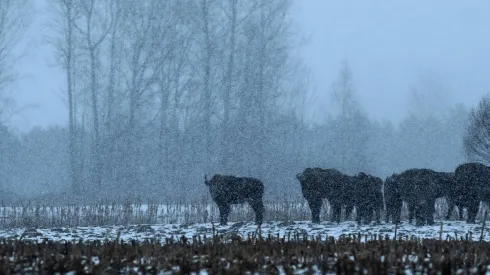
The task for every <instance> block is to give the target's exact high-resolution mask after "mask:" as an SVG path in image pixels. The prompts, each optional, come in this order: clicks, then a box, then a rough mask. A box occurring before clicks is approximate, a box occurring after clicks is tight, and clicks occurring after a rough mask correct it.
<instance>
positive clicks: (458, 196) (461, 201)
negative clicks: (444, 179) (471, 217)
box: [445, 173, 466, 220]
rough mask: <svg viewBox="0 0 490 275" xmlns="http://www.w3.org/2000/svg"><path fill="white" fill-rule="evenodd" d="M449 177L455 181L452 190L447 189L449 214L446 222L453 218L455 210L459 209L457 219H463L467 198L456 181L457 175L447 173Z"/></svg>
mask: <svg viewBox="0 0 490 275" xmlns="http://www.w3.org/2000/svg"><path fill="white" fill-rule="evenodd" d="M446 174H447V176H448V177H451V178H452V179H453V184H452V186H451V187H450V188H447V196H446V200H447V204H448V208H449V209H448V212H447V215H446V217H445V218H446V220H449V219H450V218H451V214H452V213H453V212H454V208H455V207H458V211H457V212H456V213H457V219H458V220H459V219H460V218H463V206H464V205H466V202H465V198H464V196H463V195H462V193H461V190H460V189H459V188H458V183H457V181H456V174H455V173H446Z"/></svg>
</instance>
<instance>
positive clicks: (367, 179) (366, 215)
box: [354, 172, 383, 224]
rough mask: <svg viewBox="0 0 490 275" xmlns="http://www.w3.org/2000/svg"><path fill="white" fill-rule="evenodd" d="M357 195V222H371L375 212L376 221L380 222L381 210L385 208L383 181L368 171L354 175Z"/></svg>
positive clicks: (355, 199)
mask: <svg viewBox="0 0 490 275" xmlns="http://www.w3.org/2000/svg"><path fill="white" fill-rule="evenodd" d="M354 179H355V184H356V186H355V190H356V196H355V198H354V201H355V206H356V209H357V222H358V223H359V224H362V222H363V221H364V222H366V223H368V224H369V223H370V222H371V220H372V216H373V212H374V213H375V214H376V222H377V223H379V222H380V217H381V210H382V209H383V193H382V190H381V189H382V188H383V181H382V180H381V179H380V178H378V177H375V176H372V175H368V174H366V173H363V172H361V173H359V174H357V175H356V176H354Z"/></svg>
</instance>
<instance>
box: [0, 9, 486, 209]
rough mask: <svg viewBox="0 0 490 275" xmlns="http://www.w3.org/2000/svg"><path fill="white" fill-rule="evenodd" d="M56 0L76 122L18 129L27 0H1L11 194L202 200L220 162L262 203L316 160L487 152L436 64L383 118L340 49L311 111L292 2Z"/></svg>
mask: <svg viewBox="0 0 490 275" xmlns="http://www.w3.org/2000/svg"><path fill="white" fill-rule="evenodd" d="M21 2H22V3H21ZM47 3H48V8H49V12H50V15H49V17H48V18H49V22H42V24H45V25H46V26H47V27H46V34H45V35H44V36H45V38H46V39H45V40H46V41H47V43H49V45H50V47H51V49H52V54H53V57H54V60H55V61H56V62H55V63H56V65H57V66H58V67H59V68H60V69H61V70H62V72H63V74H64V81H65V84H64V87H63V91H64V95H63V99H62V100H63V101H64V102H66V107H67V110H68V112H67V113H68V125H66V126H52V127H49V128H41V127H38V128H34V129H32V130H31V131H29V132H27V133H19V132H18V131H16V127H15V125H11V124H9V123H8V121H9V120H8V118H9V114H10V113H12V112H17V111H18V112H21V111H22V109H21V108H17V109H16V108H14V107H12V106H14V102H11V101H10V100H9V89H10V87H11V86H12V85H15V83H16V81H17V80H18V77H17V78H16V75H15V74H13V73H12V74H11V73H10V72H14V71H13V70H12V65H14V64H15V59H16V58H20V56H14V55H13V54H12V52H11V49H12V48H13V47H15V39H14V38H15V37H17V36H21V35H22V32H21V31H22V29H25V28H27V25H28V24H27V23H26V22H24V21H22V20H21V19H18V18H24V20H28V18H25V15H24V17H22V16H23V15H22V14H20V13H22V11H23V10H24V9H25V7H26V6H28V5H29V1H13V0H11V1H2V3H1V6H0V17H1V18H0V19H1V20H0V22H1V24H7V23H8V24H11V25H12V26H14V27H15V28H13V27H11V26H8V25H0V95H1V99H2V103H4V104H3V105H2V107H1V108H2V109H0V114H1V116H2V124H1V125H0V152H1V154H0V158H1V163H2V165H0V175H1V178H2V181H1V182H0V189H1V190H2V192H3V193H4V194H7V195H4V198H2V199H3V200H4V201H7V200H13V199H14V198H17V199H26V198H28V199H40V200H42V199H43V198H51V197H52V196H57V197H59V199H60V200H67V201H79V202H82V201H83V202H89V201H97V200H102V199H108V200H115V201H120V200H125V199H131V200H134V199H142V200H151V201H160V202H169V201H196V200H201V199H203V198H204V197H206V196H208V193H207V189H206V186H205V185H204V175H212V174H214V173H223V174H236V175H242V176H253V177H257V178H260V179H261V180H262V181H263V182H264V183H265V195H264V196H265V198H266V199H268V200H283V199H287V198H298V199H299V198H301V190H300V189H299V186H298V182H297V180H296V178H295V177H294V175H296V173H298V172H299V171H302V170H303V169H304V168H306V167H312V166H319V167H331V168H336V169H339V170H340V171H342V172H344V173H347V174H354V173H357V172H359V171H364V172H366V173H370V174H373V175H376V176H378V177H381V178H383V179H384V178H385V177H387V176H389V175H391V174H392V173H395V172H400V171H403V170H405V169H408V168H422V167H423V168H430V169H434V170H439V171H452V170H454V169H455V168H456V166H457V165H459V164H460V163H462V162H464V161H465V159H466V157H467V156H474V155H478V154H476V153H474V152H473V153H472V152H471V150H479V149H478V148H474V147H471V146H469V145H468V144H470V143H471V142H469V141H468V140H469V139H470V138H469V137H467V138H466V141H465V134H466V131H467V130H468V129H469V128H468V127H469V121H470V120H469V119H470V116H469V114H470V112H471V106H465V105H462V104H459V105H454V106H453V105H450V104H444V101H443V100H441V98H443V97H444V93H445V89H447V87H446V86H445V85H444V83H443V81H440V80H439V79H438V78H437V77H434V76H431V75H421V77H420V79H419V80H418V81H416V82H415V83H413V85H411V86H410V87H405V86H400V87H399V91H393V92H400V93H407V95H408V96H407V97H406V98H407V99H406V100H407V104H409V106H410V107H409V110H410V111H409V112H408V113H407V115H406V117H405V118H404V119H403V120H402V121H401V122H399V123H393V122H391V121H389V120H385V121H379V120H374V119H372V118H371V117H370V116H369V115H368V113H367V112H366V111H365V109H364V108H363V104H362V102H361V101H360V100H359V97H358V95H359V94H363V93H369V92H370V91H367V90H362V89H361V88H358V86H357V85H356V71H355V70H353V69H352V68H351V67H350V66H349V63H348V62H347V61H346V62H345V63H344V64H343V65H342V66H339V68H338V77H337V78H336V79H332V80H331V82H332V86H331V89H330V90H322V91H316V94H322V95H327V97H328V98H329V101H330V104H328V105H326V106H324V107H323V108H316V107H315V108H316V109H315V110H314V113H315V114H316V115H317V116H318V117H320V118H321V119H320V120H319V121H320V122H312V121H311V120H309V119H308V118H307V117H306V116H305V113H306V112H307V111H311V108H313V107H312V106H313V102H314V101H315V98H316V96H317V95H312V94H311V93H308V92H307V91H309V90H310V87H311V84H312V83H310V81H309V77H308V70H307V68H306V67H305V66H304V64H303V62H302V60H301V59H300V58H298V55H297V54H296V52H297V49H298V48H300V47H301V45H302V35H301V30H298V29H297V28H296V24H295V22H294V20H293V19H292V17H291V6H292V1H291V0H269V1H263V0H252V1H238V0H226V1H218V0H182V1H160V0H143V1H141V0H138V1H136V0H118V1H116V0H100V1H95V0H89V1H79V0H49V1H47ZM23 5H24V6H23ZM17 13H19V14H20V15H18V14H17ZM4 22H7V23H4ZM34 23H36V22H30V24H34ZM37 23H39V22H37ZM37 23H36V24H37ZM39 24H41V23H39ZM325 62H329V61H328V60H325ZM373 69H375V68H374V67H373ZM407 91H408V92H407ZM441 95H442V97H441ZM379 101H380V103H379V104H380V106H381V107H380V108H383V107H382V106H383V104H388V103H384V102H383V99H382V98H380V99H379ZM487 123H488V122H487ZM483 138H485V137H483ZM487 138H488V137H487ZM473 140H474V139H473ZM470 147H471V148H474V149H471V148H470ZM465 148H466V150H465ZM468 152H469V153H468ZM486 159H488V157H487V158H486Z"/></svg>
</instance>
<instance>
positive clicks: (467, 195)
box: [454, 162, 490, 223]
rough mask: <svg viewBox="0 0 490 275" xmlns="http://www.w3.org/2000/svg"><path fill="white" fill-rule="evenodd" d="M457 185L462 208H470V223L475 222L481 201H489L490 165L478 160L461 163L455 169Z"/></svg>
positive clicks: (468, 218)
mask: <svg viewBox="0 0 490 275" xmlns="http://www.w3.org/2000/svg"><path fill="white" fill-rule="evenodd" d="M454 174H455V178H456V182H457V184H456V185H457V187H456V189H455V190H454V193H455V194H458V196H459V197H458V202H459V206H460V209H461V208H462V207H467V208H468V217H467V220H466V221H467V222H468V223H475V218H476V215H477V213H478V209H479V207H480V201H485V202H486V201H488V200H489V198H490V167H488V166H486V165H484V164H481V163H476V162H470V163H464V164H461V165H459V166H458V167H457V168H456V171H455V173H454Z"/></svg>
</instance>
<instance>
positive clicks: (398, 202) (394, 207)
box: [384, 174, 403, 224]
mask: <svg viewBox="0 0 490 275" xmlns="http://www.w3.org/2000/svg"><path fill="white" fill-rule="evenodd" d="M396 176H397V175H396V174H394V175H392V176H390V177H387V178H386V179H385V182H384V197H385V204H386V222H390V219H391V220H392V222H393V223H395V224H398V223H400V221H401V213H402V205H403V200H402V196H401V193H400V187H399V185H400V184H399V182H398V181H396V180H395V178H396Z"/></svg>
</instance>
